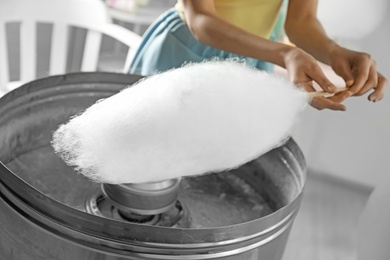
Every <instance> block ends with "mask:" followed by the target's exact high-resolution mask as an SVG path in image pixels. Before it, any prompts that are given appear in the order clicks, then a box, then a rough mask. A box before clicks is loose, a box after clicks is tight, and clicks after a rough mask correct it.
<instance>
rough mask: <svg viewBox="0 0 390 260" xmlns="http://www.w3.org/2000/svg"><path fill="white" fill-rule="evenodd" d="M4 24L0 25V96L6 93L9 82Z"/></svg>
mask: <svg viewBox="0 0 390 260" xmlns="http://www.w3.org/2000/svg"><path fill="white" fill-rule="evenodd" d="M7 49H8V48H7V37H6V30H5V24H1V23H0V96H2V94H4V93H5V92H7V89H6V85H7V82H8V81H9V69H8V50H7Z"/></svg>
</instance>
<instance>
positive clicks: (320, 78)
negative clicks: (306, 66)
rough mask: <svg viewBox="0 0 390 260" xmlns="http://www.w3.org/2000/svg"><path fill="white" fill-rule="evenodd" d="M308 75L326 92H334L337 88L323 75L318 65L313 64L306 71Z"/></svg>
mask: <svg viewBox="0 0 390 260" xmlns="http://www.w3.org/2000/svg"><path fill="white" fill-rule="evenodd" d="M307 74H308V76H309V77H310V78H311V79H313V80H314V81H315V82H317V84H318V85H319V86H320V87H321V88H322V89H323V90H324V91H326V92H329V93H335V92H336V90H337V88H336V87H335V86H334V85H333V83H332V82H331V81H330V80H329V79H328V78H327V77H326V76H325V74H324V72H323V71H322V69H321V68H320V66H318V65H317V66H315V67H313V68H312V70H311V71H308V72H307Z"/></svg>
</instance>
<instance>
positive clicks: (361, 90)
mask: <svg viewBox="0 0 390 260" xmlns="http://www.w3.org/2000/svg"><path fill="white" fill-rule="evenodd" d="M329 58H330V65H331V67H332V69H333V70H334V71H335V72H336V73H337V74H338V75H339V76H340V77H342V78H343V79H344V81H345V83H346V85H347V87H350V89H349V92H351V93H352V95H354V96H362V95H364V94H366V93H367V92H369V91H370V90H373V92H372V93H371V94H370V95H369V96H368V100H370V101H373V102H376V101H380V100H381V99H383V96H384V93H385V89H386V87H387V84H388V80H387V79H386V78H385V77H384V76H383V75H382V74H380V73H379V72H378V71H377V69H376V62H375V60H374V59H372V57H371V56H370V55H369V54H367V53H363V52H357V51H352V50H349V49H346V48H342V47H336V48H335V49H334V50H332V51H331V53H330V55H329Z"/></svg>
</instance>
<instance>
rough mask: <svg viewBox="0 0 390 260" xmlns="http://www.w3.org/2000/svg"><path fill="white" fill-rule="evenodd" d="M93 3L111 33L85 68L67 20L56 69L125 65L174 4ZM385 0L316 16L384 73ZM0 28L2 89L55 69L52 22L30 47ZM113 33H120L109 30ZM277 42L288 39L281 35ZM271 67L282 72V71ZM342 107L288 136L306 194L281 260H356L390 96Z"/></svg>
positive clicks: (83, 33) (388, 12) (323, 7)
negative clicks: (302, 161)
mask: <svg viewBox="0 0 390 260" xmlns="http://www.w3.org/2000/svg"><path fill="white" fill-rule="evenodd" d="M63 1H67V0H63ZM96 1H97V2H100V4H102V6H104V8H105V12H106V13H105V15H106V16H105V17H104V18H102V19H103V20H105V21H107V22H108V23H111V24H114V25H115V26H116V27H115V28H114V29H106V30H105V32H108V31H110V32H111V35H103V36H102V41H101V43H99V45H98V47H99V48H98V49H97V53H98V54H97V55H96V58H94V59H95V61H96V62H95V63H92V67H88V64H87V63H88V62H84V61H83V60H84V59H85V58H86V57H85V56H88V54H87V55H85V54H84V52H85V50H87V49H88V47H85V46H86V44H87V43H88V41H92V40H91V39H92V38H93V37H91V38H90V37H89V35H88V28H82V27H81V26H77V23H76V24H75V25H74V26H72V27H71V29H70V30H68V31H67V33H68V36H69V37H68V38H67V42H66V46H65V47H63V48H66V52H65V53H66V57H65V58H64V57H62V58H61V59H57V61H58V60H61V61H62V60H64V61H65V63H64V65H63V66H62V68H57V69H58V70H57V71H58V72H61V73H69V72H75V71H80V70H81V71H88V70H97V71H114V72H123V71H126V70H127V69H128V67H126V66H128V64H127V63H128V59H127V58H128V57H130V56H131V53H130V54H129V49H132V50H133V51H134V50H135V49H136V47H137V46H138V45H137V44H139V41H140V38H141V36H142V34H143V33H144V32H145V30H146V29H147V28H148V26H149V25H150V24H151V23H152V22H153V21H154V19H156V18H157V17H158V16H159V15H160V14H162V13H163V12H164V11H165V10H167V9H169V8H171V7H173V6H174V4H175V3H176V1H175V0H105V1H102V0H96ZM0 2H3V0H1V1H0ZM389 3H390V2H389V1H388V0H372V1H364V0H337V1H336V0H319V7H318V17H319V19H320V21H321V22H322V23H323V26H324V27H325V29H326V31H327V32H328V34H329V36H331V37H332V38H333V39H334V40H335V41H336V42H338V43H339V44H341V45H343V46H345V47H348V48H351V49H354V50H357V51H363V52H367V53H369V54H371V55H372V57H373V58H374V59H375V60H376V62H377V67H378V69H379V71H380V72H381V73H382V74H384V75H385V76H386V77H387V78H388V79H389V78H390V52H389V50H388V46H389V42H390V30H389V28H390V4H389ZM40 8H41V9H44V8H45V7H44V6H41V7H40ZM47 11H48V12H50V10H47ZM1 12H2V11H1V3H0V17H2V16H4V14H2V13H1ZM31 12H32V10H31ZM91 13H92V10H91ZM64 15H67V14H66V13H65V14H64ZM81 16H82V15H81ZM75 17H76V16H75ZM75 19H76V18H75ZM0 21H2V20H1V18H0ZM118 27H120V28H122V29H125V30H127V31H130V32H131V36H129V37H127V38H126V37H124V35H125V34H127V33H124V32H122V31H121V30H120V29H118ZM4 28H5V29H4V33H5V35H7V37H6V40H5V41H6V46H8V47H7V48H6V49H4V48H0V56H1V55H2V54H3V55H2V57H0V60H2V62H8V64H9V66H8V71H7V72H8V74H9V78H8V79H7V81H8V80H9V81H12V82H17V83H15V85H13V86H9V85H8V86H5V83H4V82H5V80H4V79H3V82H2V81H1V80H2V79H0V95H1V92H2V93H3V94H4V93H5V92H7V91H9V90H11V89H13V88H15V87H17V86H19V85H20V84H22V83H24V82H26V81H27V82H28V81H29V80H32V79H34V78H40V77H46V76H48V75H51V74H52V73H51V72H52V71H56V69H55V68H54V69H53V68H52V66H53V65H52V64H51V62H50V61H51V59H53V58H52V57H51V54H50V52H47V50H48V49H49V50H51V51H52V52H55V51H56V50H53V49H54V47H51V46H52V45H51V44H50V39H51V38H52V35H53V33H54V32H53V30H52V26H51V25H49V24H47V23H45V22H42V23H40V24H39V25H38V26H37V28H36V33H37V35H36V36H35V37H36V38H37V40H38V41H37V44H36V45H30V47H31V46H32V47H31V48H29V47H28V46H27V47H25V48H23V47H22V48H20V47H21V46H22V45H23V44H22V43H23V42H24V41H28V40H29V39H27V40H26V39H23V38H21V37H22V36H21V34H20V32H21V31H22V30H24V29H23V28H21V26H20V23H18V22H9V23H7V24H6V25H5V27H4ZM95 29H97V28H95ZM114 31H117V32H118V33H117V34H115V35H114V34H113V33H112V32H114ZM118 35H119V36H118ZM118 39H119V40H118ZM280 40H281V41H287V39H285V38H283V37H281V38H280ZM132 43H134V45H132ZM28 44H32V43H31V42H29V43H28ZM2 46H3V47H4V45H2ZM53 46H54V45H53ZM35 50H36V51H35ZM89 55H92V54H89ZM128 55H130V56H128ZM4 57H6V59H5V58H4ZM31 59H32V60H33V64H34V67H33V69H32V70H33V72H32V73H30V76H26V75H27V74H29V73H26V71H24V69H23V67H24V66H27V65H24V63H27V60H31ZM55 60H56V59H53V61H55ZM0 64H1V63H0ZM60 67H61V66H60ZM3 68H4V66H3ZM323 68H324V71H325V72H326V74H327V75H328V76H329V78H330V79H331V80H332V81H333V82H334V83H335V84H336V85H338V86H340V87H342V86H343V82H342V80H341V79H340V78H339V77H338V76H336V75H335V74H334V73H333V72H332V71H331V70H330V69H329V67H327V66H325V65H323ZM0 69H1V66H0ZM275 70H276V73H278V74H280V75H281V76H286V73H285V71H284V70H283V69H281V68H276V69H275ZM1 83H3V86H1ZM387 95H389V93H387ZM346 106H347V111H346V112H332V111H317V110H314V109H312V108H309V109H307V110H306V111H305V112H304V114H303V115H302V117H301V118H300V121H299V122H298V123H297V126H296V129H295V131H294V134H293V137H294V139H295V140H296V141H297V143H298V145H299V146H300V147H301V149H302V151H303V152H304V154H305V157H306V160H307V164H308V174H309V177H308V182H307V185H306V191H305V192H306V196H305V197H304V201H303V205H302V208H301V211H300V213H299V215H298V218H297V220H296V222H295V226H294V227H293V231H292V234H291V237H290V242H289V244H288V247H287V251H286V253H285V259H286V260H288V259H316V260H322V259H324V260H325V259H326V260H330V259H347V260H348V259H356V237H357V233H356V229H357V225H358V221H359V216H360V214H361V212H362V210H363V209H364V206H365V203H366V201H367V199H368V197H369V195H370V193H371V192H372V191H373V189H374V188H375V187H376V186H377V185H378V184H380V183H381V181H382V180H383V178H385V177H386V175H388V174H389V173H388V169H389V162H390V155H389V152H388V149H389V148H388V147H389V145H390V134H389V133H390V116H389V115H390V99H389V97H385V99H384V100H383V101H381V102H379V103H375V104H374V103H372V102H368V101H367V98H366V97H354V98H350V99H349V100H347V101H346Z"/></svg>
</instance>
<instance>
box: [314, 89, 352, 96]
mask: <svg viewBox="0 0 390 260" xmlns="http://www.w3.org/2000/svg"><path fill="white" fill-rule="evenodd" d="M347 89H348V88H347V87H345V88H337V90H336V92H335V93H329V92H326V91H318V92H308V94H309V97H310V98H315V97H325V98H326V97H331V96H334V95H335V94H337V93H339V92H342V91H345V90H347Z"/></svg>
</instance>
